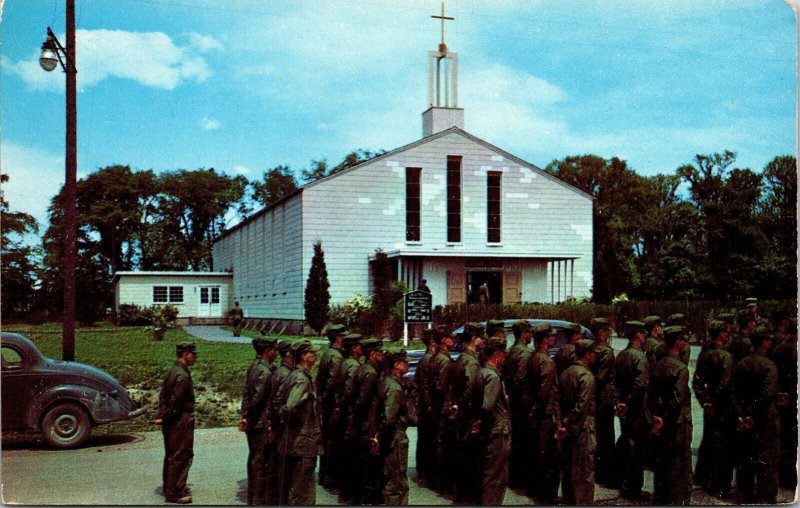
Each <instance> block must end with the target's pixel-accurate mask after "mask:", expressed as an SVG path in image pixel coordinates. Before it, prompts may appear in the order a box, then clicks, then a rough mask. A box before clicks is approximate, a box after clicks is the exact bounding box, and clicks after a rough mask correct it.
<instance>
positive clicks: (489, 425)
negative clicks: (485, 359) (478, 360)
mask: <svg viewBox="0 0 800 508" xmlns="http://www.w3.org/2000/svg"><path fill="white" fill-rule="evenodd" d="M481 386H482V387H483V402H482V404H481V418H482V420H483V421H482V425H481V429H482V432H481V433H482V434H483V436H484V437H488V436H490V435H492V434H502V433H505V434H508V433H510V432H511V413H510V410H509V407H508V395H507V394H506V390H505V386H504V384H503V381H502V379H500V374H499V373H498V372H497V369H496V368H495V367H494V366H493V365H487V366H486V367H484V368H483V369H481Z"/></svg>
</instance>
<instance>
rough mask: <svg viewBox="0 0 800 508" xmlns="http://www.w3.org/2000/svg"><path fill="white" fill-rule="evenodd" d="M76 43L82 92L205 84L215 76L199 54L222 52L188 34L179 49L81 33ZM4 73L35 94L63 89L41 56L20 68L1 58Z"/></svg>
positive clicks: (149, 35) (159, 37) (140, 36)
mask: <svg viewBox="0 0 800 508" xmlns="http://www.w3.org/2000/svg"><path fill="white" fill-rule="evenodd" d="M62 37H63V35H62V36H60V37H59V38H62ZM75 37H76V39H77V41H76V46H77V57H76V64H77V66H78V87H79V89H81V90H82V89H84V88H86V87H89V86H92V85H95V84H97V83H99V82H100V81H103V80H105V79H107V78H110V77H117V78H122V79H130V80H133V81H136V82H138V83H141V84H142V85H145V86H150V87H153V88H161V89H164V90H172V89H174V88H175V87H177V86H178V85H180V84H182V83H184V82H187V81H195V82H198V83H202V82H203V81H205V80H206V79H208V78H209V77H210V76H211V74H212V71H211V69H210V67H209V66H208V63H207V62H206V61H205V59H204V58H203V57H202V56H200V54H199V53H198V51H199V52H201V53H204V52H207V51H209V50H212V49H218V48H220V47H221V44H220V43H219V42H217V41H216V40H215V39H213V38H212V37H208V36H202V35H199V34H194V33H193V34H189V39H190V42H189V44H188V45H186V46H180V45H177V44H176V43H175V42H174V41H173V40H172V38H171V37H170V36H169V35H167V34H165V33H163V32H126V31H122V30H77V31H76V33H75ZM2 67H3V69H4V70H6V71H7V72H9V73H11V74H15V75H17V76H19V77H21V78H22V79H23V80H24V81H25V82H26V83H27V84H28V85H29V86H30V87H31V88H33V89H42V90H54V91H62V90H63V89H64V85H63V77H62V74H61V73H60V72H50V73H45V72H44V71H42V69H41V68H40V67H39V54H38V52H37V53H35V54H34V55H32V56H31V58H30V59H28V60H20V61H18V62H16V63H14V62H10V61H9V60H8V59H6V58H3V59H2Z"/></svg>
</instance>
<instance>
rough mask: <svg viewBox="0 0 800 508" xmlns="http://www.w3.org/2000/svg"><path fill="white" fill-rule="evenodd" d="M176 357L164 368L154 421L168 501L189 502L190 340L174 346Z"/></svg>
mask: <svg viewBox="0 0 800 508" xmlns="http://www.w3.org/2000/svg"><path fill="white" fill-rule="evenodd" d="M176 354H177V357H178V359H177V360H176V361H175V364H174V365H173V366H172V368H170V369H169V371H168V372H167V376H166V378H165V379H164V384H163V385H162V386H161V392H160V393H159V395H158V414H157V416H156V421H155V423H156V425H161V431H162V432H163V434H164V466H163V469H162V476H161V479H162V481H163V492H164V498H165V499H166V500H167V502H168V503H178V504H189V503H191V502H192V496H191V495H190V492H189V489H188V488H187V487H186V480H187V478H188V477H189V468H191V467H192V459H193V458H194V450H193V448H194V387H193V386H192V375H191V374H190V373H189V367H191V366H193V365H194V364H195V362H196V361H197V352H196V347H195V345H194V344H188V343H182V344H178V346H177V348H176Z"/></svg>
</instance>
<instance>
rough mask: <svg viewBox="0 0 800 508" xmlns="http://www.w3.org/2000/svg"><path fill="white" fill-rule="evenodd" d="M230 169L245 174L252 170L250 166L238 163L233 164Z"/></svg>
mask: <svg viewBox="0 0 800 508" xmlns="http://www.w3.org/2000/svg"><path fill="white" fill-rule="evenodd" d="M231 171H232V172H234V173H236V174H237V175H247V174H249V173H250V172H251V171H252V170H251V169H250V168H248V167H247V166H241V165H238V164H237V165H235V166H233V167H232V168H231Z"/></svg>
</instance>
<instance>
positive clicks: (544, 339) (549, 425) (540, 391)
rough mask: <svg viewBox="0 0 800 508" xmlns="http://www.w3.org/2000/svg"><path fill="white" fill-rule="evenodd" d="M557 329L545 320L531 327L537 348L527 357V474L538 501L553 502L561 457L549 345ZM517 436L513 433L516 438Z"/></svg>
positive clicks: (529, 487)
mask: <svg viewBox="0 0 800 508" xmlns="http://www.w3.org/2000/svg"><path fill="white" fill-rule="evenodd" d="M556 334H557V332H556V329H555V328H553V327H552V326H550V324H548V323H540V324H537V325H536V326H534V328H533V341H534V344H535V345H536V351H535V352H534V353H533V354H532V355H531V356H530V358H529V359H528V365H527V368H526V373H525V384H524V386H525V395H524V399H525V406H526V411H527V413H528V425H529V426H528V428H527V429H525V431H526V432H528V433H530V445H529V446H530V448H529V452H528V453H529V458H530V460H529V462H528V464H529V465H530V466H531V468H530V471H529V472H528V474H527V478H526V484H527V485H526V487H527V491H528V497H531V498H533V497H535V498H536V499H537V501H538V502H539V503H540V504H553V503H554V502H555V498H556V494H557V493H558V483H559V479H560V476H561V475H560V469H561V457H560V454H559V450H558V448H559V447H558V443H557V441H556V439H555V434H556V430H557V429H558V426H559V423H560V421H561V414H560V410H559V400H558V398H559V395H558V376H557V375H556V366H555V362H553V359H552V358H550V354H549V351H550V348H551V347H553V344H554V343H555V340H556ZM514 439H516V436H515V438H514Z"/></svg>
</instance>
